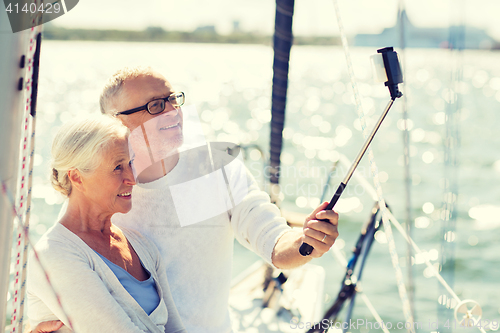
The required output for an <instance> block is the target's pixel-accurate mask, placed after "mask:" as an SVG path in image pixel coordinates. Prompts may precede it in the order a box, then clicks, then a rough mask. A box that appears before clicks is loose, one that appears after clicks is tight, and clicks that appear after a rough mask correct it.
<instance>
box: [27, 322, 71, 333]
mask: <svg viewBox="0 0 500 333" xmlns="http://www.w3.org/2000/svg"><path fill="white" fill-rule="evenodd" d="M61 327H63V323H62V321H60V320H51V321H44V322H43V323H40V324H38V325H37V326H36V327H35V328H34V329H33V330H32V331H31V333H50V332H55V331H57V330H58V329H60V328H61Z"/></svg>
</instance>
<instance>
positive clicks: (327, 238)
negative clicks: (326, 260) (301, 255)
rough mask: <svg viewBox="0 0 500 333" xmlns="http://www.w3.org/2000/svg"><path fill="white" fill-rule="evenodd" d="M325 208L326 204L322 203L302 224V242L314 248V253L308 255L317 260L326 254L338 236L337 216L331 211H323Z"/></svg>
mask: <svg viewBox="0 0 500 333" xmlns="http://www.w3.org/2000/svg"><path fill="white" fill-rule="evenodd" d="M326 206H328V202H323V203H322V204H321V205H320V206H319V207H318V208H316V209H315V210H314V211H313V212H312V213H311V215H309V216H308V217H307V218H306V222H305V223H304V228H303V232H304V236H303V238H302V242H303V243H307V244H309V245H311V246H312V247H314V251H313V252H312V253H311V254H310V256H311V257H313V258H319V257H321V256H322V255H323V254H325V253H326V252H328V250H330V248H331V247H332V245H333V244H334V243H335V239H337V237H338V236H339V232H338V230H337V226H338V222H339V215H338V214H337V213H336V212H335V211H333V210H324V209H325V208H326ZM319 220H328V221H329V222H326V221H319Z"/></svg>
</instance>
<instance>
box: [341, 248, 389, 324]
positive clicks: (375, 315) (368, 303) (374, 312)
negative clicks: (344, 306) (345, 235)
mask: <svg viewBox="0 0 500 333" xmlns="http://www.w3.org/2000/svg"><path fill="white" fill-rule="evenodd" d="M331 250H332V254H333V256H334V257H335V259H337V261H338V262H339V264H340V265H341V266H342V267H347V259H346V257H345V254H343V253H342V252H341V251H340V250H339V249H338V247H337V246H332V248H331ZM358 286H361V284H360V282H358ZM356 293H357V294H358V295H360V296H361V299H362V300H363V302H364V303H365V305H366V307H367V308H368V310H369V311H370V313H371V314H372V316H373V318H375V320H376V321H377V322H378V323H383V322H384V321H383V320H382V317H380V315H379V314H378V312H377V310H376V309H375V307H374V306H373V304H372V302H371V301H370V299H369V298H368V296H366V294H365V293H364V292H363V291H362V288H358V289H357V290H356ZM381 329H382V330H383V331H384V333H389V330H388V329H387V327H385V325H383V326H382V327H381Z"/></svg>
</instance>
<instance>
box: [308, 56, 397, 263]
mask: <svg viewBox="0 0 500 333" xmlns="http://www.w3.org/2000/svg"><path fill="white" fill-rule="evenodd" d="M377 53H378V54H376V55H374V56H372V62H373V65H374V67H375V73H376V75H377V78H378V79H379V80H380V79H381V80H382V81H385V85H386V86H387V87H388V88H389V92H390V94H391V100H390V101H389V104H387V106H386V108H385V110H384V112H383V113H382V115H381V116H380V118H379V120H378V121H377V124H376V125H375V127H374V128H373V130H372V132H371V133H370V135H369V136H368V138H367V139H366V141H365V144H364V145H363V147H362V148H361V150H360V152H359V154H358V156H357V157H356V159H355V160H354V162H353V164H352V165H351V168H350V169H349V171H348V172H347V175H346V176H345V177H344V179H343V180H342V182H341V183H340V185H339V187H338V188H337V191H336V192H335V194H334V195H333V197H332V200H330V203H329V204H328V206H326V208H325V210H331V209H333V207H334V206H335V204H336V203H337V201H338V200H339V198H340V196H341V195H342V192H344V189H345V188H346V186H347V183H348V182H349V179H351V176H352V174H353V173H354V171H355V170H356V167H357V166H358V164H359V162H360V161H361V158H362V157H363V155H364V154H365V152H366V150H367V149H368V146H369V145H370V143H371V142H372V140H373V137H374V136H375V133H377V130H378V129H379V127H380V125H381V124H382V121H384V118H385V116H386V115H387V113H388V112H389V109H390V108H391V106H392V104H393V103H394V100H395V99H396V98H399V97H401V96H403V94H402V93H401V92H400V91H399V88H398V84H399V83H402V82H403V74H402V72H401V67H400V65H399V60H398V55H397V53H396V52H395V51H394V49H393V48H392V47H386V48H383V49H380V50H377ZM384 69H385V71H384ZM320 221H325V222H328V220H320ZM313 250H314V248H313V247H312V246H311V245H309V244H307V243H302V245H301V246H300V249H299V252H300V254H301V255H303V256H308V255H310V254H311V253H312V251H313Z"/></svg>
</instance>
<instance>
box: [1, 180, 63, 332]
mask: <svg viewBox="0 0 500 333" xmlns="http://www.w3.org/2000/svg"><path fill="white" fill-rule="evenodd" d="M2 192H3V194H4V195H5V196H6V197H7V199H8V200H9V201H10V204H11V207H12V215H13V216H14V221H15V222H16V223H17V224H18V226H19V225H21V228H22V229H23V235H24V239H25V240H26V243H27V244H28V245H29V246H31V249H32V251H33V254H34V257H35V259H36V262H37V263H38V264H39V265H40V267H41V268H42V270H43V271H44V272H45V279H46V280H47V282H48V283H49V287H50V289H51V291H52V292H53V293H54V295H55V297H56V300H57V303H58V305H59V306H60V307H61V309H62V310H63V313H64V314H65V316H66V318H67V320H68V325H69V327H70V328H73V325H72V321H71V319H70V317H69V316H68V315H67V313H66V311H64V307H63V306H62V303H61V297H60V296H59V294H58V293H57V292H56V291H55V289H54V286H53V284H52V282H51V281H50V277H49V275H48V273H47V269H45V266H44V265H43V264H42V262H41V260H40V257H39V256H38V251H37V250H36V249H35V247H34V246H33V242H32V241H31V238H30V236H29V233H28V228H26V227H24V226H22V216H21V215H19V213H18V211H17V209H16V203H15V200H14V197H13V195H12V193H11V192H10V191H9V189H8V188H7V185H6V183H5V182H4V181H2ZM13 330H15V328H13ZM21 332H22V331H21Z"/></svg>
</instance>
